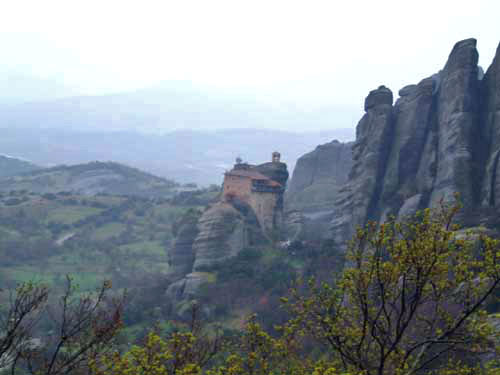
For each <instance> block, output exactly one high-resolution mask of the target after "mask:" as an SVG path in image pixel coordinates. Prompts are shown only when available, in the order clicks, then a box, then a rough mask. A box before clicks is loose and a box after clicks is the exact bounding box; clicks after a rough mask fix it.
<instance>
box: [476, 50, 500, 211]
mask: <svg viewBox="0 0 500 375" xmlns="http://www.w3.org/2000/svg"><path fill="white" fill-rule="evenodd" d="M481 99H482V101H481V121H482V123H483V124H484V138H485V139H486V140H488V141H489V142H488V144H487V149H488V158H487V161H486V171H485V176H484V180H483V194H482V198H483V201H482V203H483V205H489V206H493V207H497V206H499V205H500V173H499V168H500V165H499V163H498V160H499V158H500V45H499V46H498V49H497V52H496V55H495V58H494V60H493V63H492V64H491V66H490V67H489V69H488V70H487V72H486V74H485V76H484V77H483V79H482V82H481Z"/></svg>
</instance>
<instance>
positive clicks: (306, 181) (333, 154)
mask: <svg viewBox="0 0 500 375" xmlns="http://www.w3.org/2000/svg"><path fill="white" fill-rule="evenodd" d="M351 147H352V143H351V142H349V143H341V142H339V141H337V140H334V141H332V142H330V143H326V144H324V145H320V146H318V147H316V149H315V150H314V151H312V152H309V153H308V154H305V155H303V156H302V157H300V158H299V160H297V164H296V165H295V169H294V171H293V175H292V179H291V181H290V186H289V187H288V190H287V192H286V206H287V209H298V210H303V211H304V212H308V213H316V212H320V211H330V210H331V209H332V208H333V205H334V201H335V198H336V196H337V190H338V189H339V188H340V187H341V186H342V185H344V184H345V183H346V181H347V176H348V174H349V171H350V170H351V166H352V151H351Z"/></svg>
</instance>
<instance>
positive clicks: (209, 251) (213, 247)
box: [193, 202, 246, 271]
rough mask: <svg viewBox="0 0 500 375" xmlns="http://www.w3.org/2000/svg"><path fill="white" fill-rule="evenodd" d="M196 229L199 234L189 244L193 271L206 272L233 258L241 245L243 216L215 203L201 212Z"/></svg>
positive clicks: (224, 204)
mask: <svg viewBox="0 0 500 375" xmlns="http://www.w3.org/2000/svg"><path fill="white" fill-rule="evenodd" d="M198 228H199V234H198V236H197V237H196V240H195V242H194V244H193V251H194V253H195V254H196V259H195V261H194V264H193V270H194V271H203V270H206V269H207V268H210V266H213V265H214V264H217V263H219V262H221V261H224V260H225V259H227V258H230V257H232V256H235V255H237V254H238V252H239V251H240V250H242V249H243V247H244V246H245V243H246V233H245V222H244V217H243V215H242V214H241V213H240V212H239V211H238V210H237V209H236V208H234V207H233V206H232V205H230V204H228V203H225V202H220V203H217V204H215V205H213V206H212V207H210V208H209V209H208V210H207V211H205V213H204V214H203V215H202V217H201V218H200V220H199V222H198Z"/></svg>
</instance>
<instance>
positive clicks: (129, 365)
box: [90, 303, 224, 375]
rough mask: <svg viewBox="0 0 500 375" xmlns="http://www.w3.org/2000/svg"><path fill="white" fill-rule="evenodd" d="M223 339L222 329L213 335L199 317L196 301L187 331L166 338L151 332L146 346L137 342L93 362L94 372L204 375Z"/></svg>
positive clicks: (104, 374)
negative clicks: (121, 352)
mask: <svg viewBox="0 0 500 375" xmlns="http://www.w3.org/2000/svg"><path fill="white" fill-rule="evenodd" d="M223 344H224V341H223V340H222V337H221V336H220V332H219V330H216V331H215V332H214V333H212V334H210V333H209V332H207V331H206V330H205V327H204V325H203V324H202V321H201V320H200V319H199V306H198V305H197V304H196V303H194V304H193V305H192V309H191V319H190V322H189V325H188V328H187V330H185V331H175V332H173V333H171V334H170V335H169V336H168V337H167V338H163V337H161V335H160V333H159V332H156V331H155V330H153V331H151V332H150V333H149V334H148V336H147V337H146V339H145V341H144V343H143V345H141V346H138V345H134V346H133V347H132V348H131V349H130V350H129V351H127V352H125V353H123V354H120V353H119V352H112V353H108V354H104V355H101V356H100V357H99V358H96V360H94V361H91V367H90V369H91V372H90V373H91V374H92V375H201V371H202V369H203V368H204V367H207V365H208V364H209V363H210V361H211V360H212V359H213V358H214V357H215V356H216V355H217V354H218V353H219V352H220V351H221V349H222V346H223Z"/></svg>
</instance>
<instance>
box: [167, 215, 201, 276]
mask: <svg viewBox="0 0 500 375" xmlns="http://www.w3.org/2000/svg"><path fill="white" fill-rule="evenodd" d="M199 218H200V213H199V212H198V211H195V210H190V211H188V212H187V213H186V214H185V215H184V216H183V217H182V219H181V220H180V222H179V223H178V225H177V227H178V229H177V235H176V238H175V242H174V245H173V247H172V249H171V250H170V252H169V253H168V262H169V265H170V277H171V278H172V279H174V280H175V279H179V278H181V277H183V276H184V275H186V274H188V273H190V272H191V270H192V269H193V264H194V259H195V253H194V250H193V243H194V241H195V239H196V237H197V236H198V233H199V229H198V220H199Z"/></svg>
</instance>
